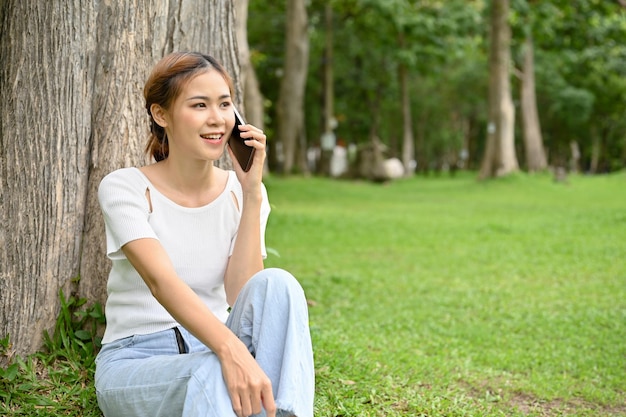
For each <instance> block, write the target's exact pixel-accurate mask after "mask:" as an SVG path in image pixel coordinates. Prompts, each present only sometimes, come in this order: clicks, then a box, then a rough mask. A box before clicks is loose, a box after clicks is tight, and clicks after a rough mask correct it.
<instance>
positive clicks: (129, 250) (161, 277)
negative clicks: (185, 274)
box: [122, 239, 276, 416]
mask: <svg viewBox="0 0 626 417" xmlns="http://www.w3.org/2000/svg"><path fill="white" fill-rule="evenodd" d="M122 250H123V251H124V254H125V255H126V257H127V259H128V260H129V261H130V263H131V264H132V265H133V267H134V268H135V269H136V270H137V272H138V273H139V275H141V277H142V278H143V280H144V281H145V283H146V285H147V286H148V288H150V291H151V292H152V295H153V296H154V297H155V298H156V299H157V300H158V301H159V303H161V305H163V307H165V309H166V310H167V311H168V312H169V313H170V314H171V315H172V317H173V318H174V319H175V320H176V321H177V322H178V323H180V324H181V325H182V326H183V327H185V329H187V330H188V331H189V332H191V333H192V334H193V335H194V336H195V337H197V338H198V339H199V340H200V341H201V342H202V343H204V344H205V345H206V346H208V347H209V348H210V349H211V350H212V351H213V352H215V354H216V355H217V356H218V358H219V359H220V363H221V365H222V373H223V375H224V380H225V381H226V385H227V387H228V391H229V393H230V397H231V401H232V403H233V409H234V410H235V412H236V413H237V415H238V416H248V415H251V414H257V413H259V412H261V405H263V407H264V408H265V410H266V412H267V414H268V416H274V415H275V408H276V407H275V405H274V396H273V394H272V385H271V381H270V380H269V378H268V377H267V376H266V375H265V373H264V372H263V370H262V369H261V368H260V367H259V365H258V364H257V362H256V361H255V360H254V358H253V357H252V355H251V354H250V353H249V352H248V349H247V348H246V346H245V345H244V344H243V343H242V342H241V341H240V340H239V339H238V338H237V336H236V335H235V334H234V333H232V332H231V331H230V329H228V328H227V327H226V326H225V325H224V324H223V323H222V322H221V321H220V320H219V319H218V318H217V317H215V315H214V314H213V313H212V312H211V310H210V309H209V308H208V307H207V306H206V305H205V304H204V303H203V302H202V300H200V298H199V297H198V296H197V295H196V293H194V292H193V290H192V289H191V288H190V287H189V286H188V285H187V284H186V283H185V282H184V281H182V280H181V279H180V278H179V277H178V275H177V274H176V271H175V270H174V267H173V265H172V263H171V261H170V259H169V257H168V255H167V253H166V252H165V249H164V248H163V246H162V245H161V243H160V242H159V241H158V240H156V239H137V240H133V241H131V242H129V243H127V244H126V245H124V246H123V247H122Z"/></svg>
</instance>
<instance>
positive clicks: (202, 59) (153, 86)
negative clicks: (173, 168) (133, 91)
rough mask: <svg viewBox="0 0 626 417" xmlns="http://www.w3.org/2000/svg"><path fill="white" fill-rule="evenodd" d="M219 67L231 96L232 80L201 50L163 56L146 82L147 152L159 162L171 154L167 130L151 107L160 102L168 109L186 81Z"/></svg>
mask: <svg viewBox="0 0 626 417" xmlns="http://www.w3.org/2000/svg"><path fill="white" fill-rule="evenodd" d="M210 69H214V70H216V71H217V72H218V73H220V75H222V77H224V80H225V81H226V83H227V84H228V88H229V89H230V94H231V96H232V95H233V82H232V80H231V78H230V76H229V75H228V73H227V72H226V70H225V69H224V67H222V66H221V65H220V64H219V62H217V61H216V60H215V58H213V57H211V56H209V55H205V54H201V53H198V52H174V53H172V54H169V55H167V56H165V57H163V58H162V59H161V60H160V61H159V62H157V64H156V65H155V66H154V68H153V70H152V73H151V74H150V76H149V77H148V80H147V81H146V85H145V87H144V89H143V96H144V98H145V100H146V110H147V111H148V115H149V116H150V136H149V138H148V144H147V145H146V153H148V154H150V156H152V157H153V158H154V159H155V160H156V161H162V160H164V159H165V158H167V156H168V155H169V144H168V141H167V135H166V134H165V129H164V128H163V127H161V126H159V125H158V124H157V123H156V122H155V121H154V118H153V117H152V113H151V111H150V107H151V106H152V105H153V104H158V105H159V106H161V107H162V108H163V109H166V110H167V109H169V107H170V106H171V105H172V103H173V102H174V100H176V98H177V97H178V95H179V94H180V92H181V91H182V89H183V87H184V86H185V84H186V83H188V82H189V81H191V80H192V79H193V78H194V77H196V76H197V75H199V74H201V73H203V72H207V71H209V70H210Z"/></svg>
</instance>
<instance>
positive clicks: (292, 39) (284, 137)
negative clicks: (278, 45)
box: [276, 0, 309, 173]
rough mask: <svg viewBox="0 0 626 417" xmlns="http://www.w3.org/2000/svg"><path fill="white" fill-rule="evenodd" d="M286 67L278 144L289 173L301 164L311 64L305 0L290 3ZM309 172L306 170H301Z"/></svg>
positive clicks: (279, 115)
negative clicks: (301, 144)
mask: <svg viewBox="0 0 626 417" xmlns="http://www.w3.org/2000/svg"><path fill="white" fill-rule="evenodd" d="M285 44H286V46H285V66H284V71H283V78H282V80H281V83H280V92H279V96H278V103H277V109H276V111H277V115H278V120H277V124H278V126H277V130H278V132H277V133H278V140H279V141H281V142H282V144H283V153H284V159H283V160H284V162H283V163H284V166H283V171H284V172H285V173H290V172H291V171H292V170H293V168H294V163H295V162H296V161H298V160H299V158H298V157H297V156H296V154H297V152H299V151H300V152H306V150H305V149H298V143H299V140H298V135H299V134H300V132H302V130H303V126H304V89H305V86H306V76H307V71H308V62H309V34H308V17H307V11H306V1H305V0H287V28H286V31H285ZM300 168H302V169H306V166H305V167H300Z"/></svg>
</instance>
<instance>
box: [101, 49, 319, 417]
mask: <svg viewBox="0 0 626 417" xmlns="http://www.w3.org/2000/svg"><path fill="white" fill-rule="evenodd" d="M144 96H145V100H146V109H147V111H148V115H149V116H150V124H151V127H150V130H151V134H150V138H149V143H148V146H147V150H148V152H149V153H150V154H151V156H152V157H153V158H154V160H155V161H156V162H155V163H153V164H151V165H148V166H144V167H141V168H123V169H119V170H117V171H114V172H112V173H111V174H109V175H107V176H106V177H105V178H104V179H103V180H102V182H101V184H100V188H99V191H98V198H99V201H100V206H101V208H102V212H103V214H104V219H105V224H106V238H107V255H108V257H109V258H110V259H111V261H112V268H111V272H110V275H109V279H108V284H107V291H108V299H107V304H106V316H107V327H106V331H105V334H104V338H103V341H102V342H103V347H102V350H101V351H100V353H99V354H98V357H97V361H96V364H97V366H96V392H97V395H98V403H99V405H100V408H101V409H102V411H103V412H104V414H105V416H106V417H113V416H120V417H122V416H123V417H131V416H146V417H157V416H167V417H173V416H186V417H187V416H189V417H191V416H193V417H205V416H207V417H209V416H211V417H225V416H238V417H244V416H250V415H261V416H264V415H267V416H269V417H274V416H297V417H312V416H313V393H314V369H313V354H312V348H311V338H310V334H309V328H308V313H307V305H306V300H305V298H304V293H303V291H302V288H301V287H300V285H299V284H298V282H297V281H296V280H295V278H294V277H293V276H291V275H290V274H289V273H288V272H286V271H283V270H281V269H264V267H263V258H264V257H265V255H266V251H265V244H264V232H265V226H266V223H267V218H268V215H269V211H270V206H269V203H268V200H267V194H266V190H265V188H264V186H263V184H262V182H261V179H262V171H263V163H264V159H265V141H266V137H265V135H264V134H263V132H262V131H261V130H259V129H257V128H256V127H254V126H251V125H243V126H241V127H239V129H240V132H241V137H242V138H244V139H245V140H246V141H245V143H246V144H247V145H248V146H251V147H253V148H254V149H255V152H254V159H253V163H252V166H251V168H250V170H249V171H247V172H244V171H243V170H242V168H241V167H240V166H239V164H238V163H237V162H236V160H235V158H234V157H233V155H232V152H231V150H230V149H228V151H229V152H231V157H233V158H232V159H233V164H234V167H235V169H234V171H225V170H223V169H220V168H217V167H216V166H215V165H214V162H215V161H216V160H218V159H219V158H220V156H221V155H222V153H223V152H224V149H225V148H227V146H226V144H227V141H228V139H229V137H230V135H231V132H232V131H233V128H234V126H235V116H234V111H233V103H232V100H233V97H232V96H233V88H232V83H231V80H230V77H229V76H228V74H227V73H226V72H225V70H224V69H223V68H222V67H221V66H220V64H219V63H217V62H216V61H215V60H214V59H213V58H212V57H210V56H207V55H203V54H199V53H175V54H171V55H168V56H166V57H165V58H163V59H162V60H161V61H160V62H159V63H158V64H157V65H156V66H155V68H154V69H153V71H152V74H151V75H150V77H149V78H148V81H147V83H146V85H145V88H144Z"/></svg>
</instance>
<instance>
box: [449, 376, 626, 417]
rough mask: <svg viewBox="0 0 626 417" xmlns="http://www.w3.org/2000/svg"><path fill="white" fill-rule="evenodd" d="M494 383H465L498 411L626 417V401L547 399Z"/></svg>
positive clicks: (473, 394)
mask: <svg viewBox="0 0 626 417" xmlns="http://www.w3.org/2000/svg"><path fill="white" fill-rule="evenodd" d="M492 384H493V382H484V383H481V384H478V386H476V385H470V384H468V383H461V385H464V386H465V388H466V390H467V391H468V394H469V396H471V397H473V398H476V399H482V400H486V401H489V402H492V403H494V404H495V403H497V404H499V405H498V406H497V408H508V409H511V410H516V411H518V412H521V413H522V414H525V415H529V416H541V417H560V416H568V415H573V414H580V413H588V415H590V416H594V417H623V416H626V401H624V403H622V404H618V405H604V404H596V403H593V402H590V401H586V400H583V399H581V398H570V399H567V400H565V399H560V398H557V399H552V400H544V399H540V398H537V397H535V396H533V395H531V394H528V393H526V392H520V391H510V390H509V389H507V387H506V384H504V388H503V385H499V388H493V385H492Z"/></svg>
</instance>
